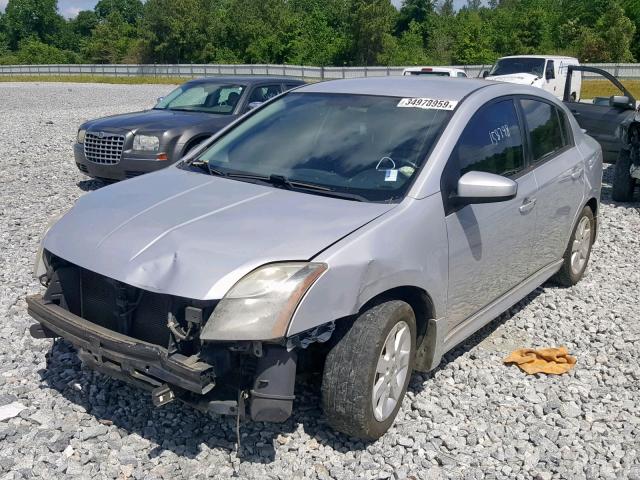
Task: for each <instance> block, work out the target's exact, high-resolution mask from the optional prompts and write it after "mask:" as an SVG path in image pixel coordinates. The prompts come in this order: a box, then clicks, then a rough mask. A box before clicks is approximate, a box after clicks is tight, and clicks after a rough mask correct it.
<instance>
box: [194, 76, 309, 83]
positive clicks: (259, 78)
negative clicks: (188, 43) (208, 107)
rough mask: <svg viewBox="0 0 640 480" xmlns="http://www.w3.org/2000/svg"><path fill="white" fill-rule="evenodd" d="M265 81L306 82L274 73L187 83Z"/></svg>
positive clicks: (205, 78) (198, 79)
mask: <svg viewBox="0 0 640 480" xmlns="http://www.w3.org/2000/svg"><path fill="white" fill-rule="evenodd" d="M220 82H224V83H245V84H253V83H264V82H280V83H285V82H286V83H297V84H300V85H303V84H304V83H305V82H304V81H303V80H300V79H299V78H294V77H274V76H272V75H220V76H215V77H202V78H195V79H193V80H189V81H188V82H186V83H220Z"/></svg>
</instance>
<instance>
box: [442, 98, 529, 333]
mask: <svg viewBox="0 0 640 480" xmlns="http://www.w3.org/2000/svg"><path fill="white" fill-rule="evenodd" d="M523 137H524V134H523V131H522V127H521V124H520V122H519V119H518V116H517V114H516V109H515V104H514V101H513V100H512V99H506V100H504V99H502V100H499V101H494V102H492V103H489V104H487V105H485V106H483V107H482V108H481V109H480V110H478V112H477V113H476V114H475V115H474V116H473V118H472V119H471V121H470V122H469V124H468V125H467V127H466V128H465V130H464V132H463V133H462V135H461V137H460V139H459V140H458V144H457V146H456V147H455V149H454V152H453V154H452V156H451V158H450V159H449V163H448V164H447V167H446V169H445V172H444V177H443V197H444V201H445V203H446V202H447V198H448V197H449V195H450V194H452V193H455V188H456V185H457V181H458V179H459V178H460V176H462V175H464V174H465V173H467V172H469V171H483V172H490V173H495V174H498V175H503V176H505V177H509V178H512V179H513V180H515V181H516V182H517V183H518V193H517V196H516V197H515V198H514V199H512V200H508V201H504V202H497V203H486V204H476V205H466V206H464V207H463V208H458V209H455V208H451V207H449V206H447V211H446V213H447V216H446V226H447V235H448V239H449V286H448V301H447V317H448V318H449V321H450V324H449V327H450V328H452V327H454V326H455V325H456V324H458V323H460V322H462V321H464V320H465V319H467V318H469V317H470V316H471V315H473V314H474V313H476V312H477V311H478V310H480V309H482V308H483V307H484V306H486V305H488V304H489V303H491V302H492V301H494V300H495V299H497V298H498V297H500V296H501V295H503V294H504V293H506V292H508V291H509V290H510V289H511V288H513V287H514V286H516V285H517V284H519V283H520V282H522V281H523V280H524V279H526V278H527V277H528V276H529V275H530V274H531V273H533V272H532V270H531V268H530V255H531V248H532V246H533V238H534V232H535V214H536V212H535V209H534V207H535V197H536V194H537V186H536V181H535V178H534V175H533V173H532V172H530V173H524V169H525V155H524V148H523Z"/></svg>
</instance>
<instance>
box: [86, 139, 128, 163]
mask: <svg viewBox="0 0 640 480" xmlns="http://www.w3.org/2000/svg"><path fill="white" fill-rule="evenodd" d="M100 133H102V132H100ZM122 150H124V135H114V134H111V133H102V136H100V134H96V133H91V132H87V134H86V137H85V139H84V154H85V156H86V157H87V160H89V161H91V162H94V163H102V164H106V165H113V164H115V163H118V162H119V161H120V157H122Z"/></svg>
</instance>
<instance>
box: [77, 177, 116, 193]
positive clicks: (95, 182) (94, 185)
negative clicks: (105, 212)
mask: <svg viewBox="0 0 640 480" xmlns="http://www.w3.org/2000/svg"><path fill="white" fill-rule="evenodd" d="M77 185H78V188H79V189H80V190H82V191H83V192H92V191H94V190H98V189H99V188H102V187H106V186H107V185H109V182H105V181H104V180H99V179H97V178H92V179H90V180H80V181H79V182H78V183H77Z"/></svg>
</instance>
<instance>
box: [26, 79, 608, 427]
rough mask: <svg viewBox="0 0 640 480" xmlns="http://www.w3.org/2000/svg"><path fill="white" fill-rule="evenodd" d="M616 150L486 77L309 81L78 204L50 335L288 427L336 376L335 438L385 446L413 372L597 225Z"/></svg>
mask: <svg viewBox="0 0 640 480" xmlns="http://www.w3.org/2000/svg"><path fill="white" fill-rule="evenodd" d="M601 178H602V153H601V149H600V147H599V146H598V144H597V143H596V142H595V141H594V140H593V139H591V138H590V137H588V136H586V135H585V134H584V133H583V132H582V131H581V129H580V128H579V126H578V125H577V123H576V121H575V119H574V118H573V117H572V116H571V114H570V113H569V112H568V110H567V108H566V107H565V106H564V105H563V104H562V103H561V102H559V101H557V100H556V99H555V98H554V97H553V96H551V95H550V94H547V93H545V92H543V91H542V90H540V89H535V88H531V87H526V86H520V85H511V84H504V83H501V84H497V83H491V82H485V81H482V80H472V79H453V80H452V79H439V78H432V79H424V78H406V77H404V78H377V79H371V78H370V79H354V80H340V81H331V82H324V83H318V84H315V85H308V86H304V87H301V88H298V89H296V90H293V91H291V92H289V93H285V94H283V95H281V96H279V97H277V98H275V99H273V100H271V101H270V102H268V103H266V104H264V105H262V106H260V107H258V108H256V109H255V110H253V111H251V112H250V113H249V114H247V115H245V116H244V117H242V118H240V119H239V120H238V121H236V122H234V123H233V124H232V125H230V126H229V127H227V128H226V129H225V130H224V131H222V132H220V133H219V134H218V135H216V136H215V137H213V138H212V139H211V140H210V141H208V142H207V143H206V144H203V145H202V146H201V147H200V148H199V149H197V150H196V151H194V152H192V153H191V154H190V155H189V156H188V157H187V158H186V159H185V160H183V161H182V162H181V163H180V164H178V165H175V166H172V167H170V168H167V169H165V170H162V171H158V172H155V173H152V174H149V175H145V176H144V177H140V178H136V179H133V180H130V181H126V182H122V183H120V184H116V185H112V186H109V187H106V188H103V189H101V190H99V191H97V192H94V193H91V194H88V195H85V196H83V197H82V198H81V199H80V200H79V201H78V202H77V203H76V204H75V206H74V207H73V208H72V209H71V210H70V211H69V212H68V213H66V214H65V215H64V216H63V217H62V218H60V219H59V220H58V221H57V223H55V224H54V225H53V226H52V227H51V229H50V230H49V231H48V233H46V235H45V236H44V239H43V242H42V248H41V252H40V254H39V256H38V259H37V265H36V274H37V276H38V277H39V278H40V279H41V282H42V283H43V285H45V286H46V287H47V288H46V292H45V293H44V294H43V295H36V296H33V297H30V298H29V299H28V305H29V312H30V313H31V315H32V316H33V317H34V318H35V319H36V320H37V322H38V323H36V324H34V326H33V327H32V334H33V335H34V336H36V337H39V338H43V337H64V338H66V339H68V340H69V341H70V342H71V343H73V344H74V345H76V346H77V348H78V353H79V355H80V357H81V358H82V359H83V361H84V362H85V363H86V364H87V365H89V366H90V367H92V368H95V369H97V370H99V371H102V372H105V373H107V374H108V375H111V376H114V377H118V378H122V379H125V380H129V381H131V382H132V383H135V384H136V385H139V386H141V387H144V388H148V389H150V390H152V395H153V399H154V402H155V403H156V404H157V405H162V404H164V403H167V402H170V401H173V400H176V399H177V400H182V401H184V402H187V403H191V404H195V405H196V406H198V407H199V408H201V409H204V410H209V411H213V412H216V413H220V414H231V415H248V416H250V417H251V418H253V419H254V420H268V421H283V420H284V419H286V418H287V417H289V415H290V414H291V411H292V403H293V399H294V386H295V375H296V372H298V371H300V370H303V369H314V368H315V369H319V370H321V371H322V402H323V408H324V411H325V414H326V416H327V418H328V421H329V423H330V424H331V425H332V426H333V427H334V428H335V429H337V430H339V431H342V432H345V433H347V434H349V435H352V436H355V437H360V438H364V439H375V438H378V437H379V436H381V435H382V434H384V432H385V431H386V430H387V429H388V428H389V427H390V425H391V424H392V423H393V421H394V418H395V416H396V414H397V412H398V410H399V408H400V407H401V404H402V399H403V397H404V395H405V392H406V389H407V385H408V383H409V379H410V375H411V372H412V371H413V370H421V371H427V370H430V369H433V368H435V367H436V366H437V365H438V364H439V362H440V360H441V358H442V355H443V354H444V353H445V352H446V351H448V350H450V349H451V348H453V347H454V346H456V345H457V344H458V343H460V342H462V341H463V340H464V339H465V338H467V337H468V336H469V335H471V334H472V333H473V332H475V331H476V330H478V329H479V328H481V327H482V326H483V325H485V324H487V323H488V322H490V321H491V320H492V319H493V318H495V317H496V316H497V315H499V314H500V313H501V312H503V311H504V310H506V309H508V308H509V307H511V306H512V305H514V304H515V303H516V302H518V301H519V300H521V299H522V298H524V297H525V296H526V295H528V294H529V293H530V292H531V291H533V290H534V289H535V288H537V287H538V286H539V285H541V284H542V283H544V282H545V281H547V280H548V279H550V278H553V279H555V281H557V282H558V283H560V284H562V285H566V286H570V285H573V284H575V283H576V282H578V281H579V280H580V279H581V278H582V276H583V275H584V273H585V270H586V269H587V263H588V260H589V254H590V251H591V245H592V243H593V241H594V240H595V238H596V230H597V217H598V211H599V198H600V188H601Z"/></svg>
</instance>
